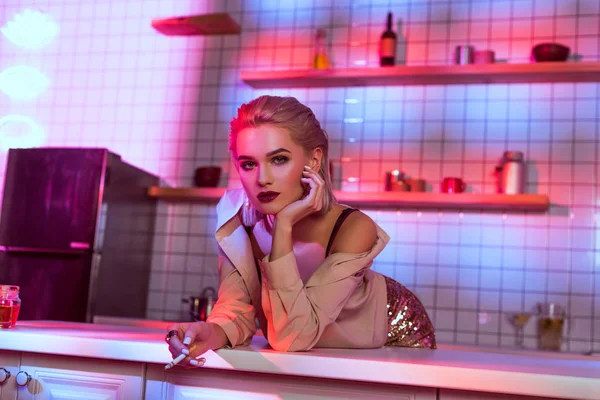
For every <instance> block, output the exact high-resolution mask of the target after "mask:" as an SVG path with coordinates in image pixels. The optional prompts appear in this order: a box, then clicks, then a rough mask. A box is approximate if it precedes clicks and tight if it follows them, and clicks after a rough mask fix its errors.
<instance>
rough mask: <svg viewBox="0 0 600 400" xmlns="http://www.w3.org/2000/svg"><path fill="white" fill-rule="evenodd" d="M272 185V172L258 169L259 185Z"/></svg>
mask: <svg viewBox="0 0 600 400" xmlns="http://www.w3.org/2000/svg"><path fill="white" fill-rule="evenodd" d="M269 183H271V172H270V171H269V168H265V167H259V168H258V184H259V185H261V186H265V185H267V184H269Z"/></svg>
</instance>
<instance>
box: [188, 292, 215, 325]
mask: <svg viewBox="0 0 600 400" xmlns="http://www.w3.org/2000/svg"><path fill="white" fill-rule="evenodd" d="M216 294H217V291H216V290H215V289H214V288H212V287H207V288H204V290H203V291H202V293H201V294H200V296H199V297H196V296H189V297H184V298H183V299H181V302H182V303H189V305H190V311H189V312H190V318H191V319H192V321H206V318H208V316H209V315H210V313H211V311H212V309H213V305H214V303H215V301H216V300H217V298H216Z"/></svg>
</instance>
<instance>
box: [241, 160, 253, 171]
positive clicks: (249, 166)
mask: <svg viewBox="0 0 600 400" xmlns="http://www.w3.org/2000/svg"><path fill="white" fill-rule="evenodd" d="M253 165H254V163H253V162H250V161H248V162H245V163H242V165H240V166H241V167H242V169H243V170H244V171H248V170H249V169H250V168H252V166H253Z"/></svg>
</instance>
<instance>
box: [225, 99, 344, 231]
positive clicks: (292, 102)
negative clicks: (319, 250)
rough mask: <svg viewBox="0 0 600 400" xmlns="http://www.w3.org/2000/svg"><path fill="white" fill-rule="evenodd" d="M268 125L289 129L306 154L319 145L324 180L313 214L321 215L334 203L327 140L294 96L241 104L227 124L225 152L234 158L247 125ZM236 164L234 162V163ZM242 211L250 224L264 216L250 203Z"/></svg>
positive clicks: (243, 216) (325, 134)
mask: <svg viewBox="0 0 600 400" xmlns="http://www.w3.org/2000/svg"><path fill="white" fill-rule="evenodd" d="M267 124H268V125H272V126H275V127H278V128H282V129H285V130H286V131H287V132H289V134H290V137H291V139H292V141H293V142H294V143H295V144H297V145H298V146H301V147H302V148H303V149H304V151H305V152H306V154H309V153H310V152H311V151H312V150H314V149H316V148H319V149H321V151H322V153H323V157H322V158H321V165H320V166H319V175H320V176H321V178H322V179H323V181H324V182H325V188H324V193H323V207H322V208H321V210H320V211H318V212H317V213H316V214H317V215H325V214H326V213H327V212H329V210H331V207H332V206H333V205H334V204H335V203H337V200H336V199H335V196H334V195H333V185H332V183H331V175H330V173H329V157H328V155H329V140H328V136H327V132H325V130H324V129H323V128H321V124H320V123H319V121H318V120H317V118H316V117H315V114H314V113H313V112H312V110H311V109H310V108H309V107H307V106H305V105H304V104H302V103H300V102H299V101H298V100H297V99H296V98H294V97H279V96H260V97H258V98H256V99H254V100H252V101H250V102H248V103H246V104H242V105H241V106H240V108H238V111H237V117H234V118H233V119H232V120H231V123H230V132H229V152H230V153H231V156H232V158H233V160H235V159H236V158H237V146H236V143H237V135H238V133H239V132H240V131H241V130H242V129H245V128H248V127H258V126H261V125H267ZM236 165H237V163H236ZM245 208H247V209H245V210H244V211H243V213H242V222H243V223H244V225H246V226H253V225H254V224H256V222H258V221H259V220H260V219H261V218H264V217H265V216H264V215H263V214H262V213H260V212H259V211H257V210H256V209H255V208H254V207H252V205H251V204H248V206H247V207H245Z"/></svg>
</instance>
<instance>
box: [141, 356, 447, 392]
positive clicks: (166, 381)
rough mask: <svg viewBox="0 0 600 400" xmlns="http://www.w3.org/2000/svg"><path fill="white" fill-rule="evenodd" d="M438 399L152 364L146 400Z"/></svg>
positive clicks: (365, 386) (366, 386)
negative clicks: (170, 368) (165, 369)
mask: <svg viewBox="0 0 600 400" xmlns="http://www.w3.org/2000/svg"><path fill="white" fill-rule="evenodd" d="M300 398H301V399H302V400H309V399H315V400H316V399H319V400H324V399H325V400H327V399H329V400H334V399H335V400H342V399H344V400H359V399H360V400H363V399H369V400H383V399H395V400H436V398H437V389H435V388H423V387H413V386H400V385H389V384H381V383H370V382H358V381H342V380H335V379H323V378H309V377H301V376H291V375H276V374H261V373H255V372H244V371H235V370H225V369H221V370H219V369H211V368H199V369H193V370H184V369H182V368H174V369H172V370H169V371H168V372H165V371H164V369H163V366H162V365H156V364H149V365H148V369H147V372H146V397H145V399H146V400H182V399H186V400H190V399H211V400H215V399H224V400H225V399H226V400H238V399H239V400H241V399H244V400H259V399H260V400H275V399H278V400H281V399H300Z"/></svg>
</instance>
